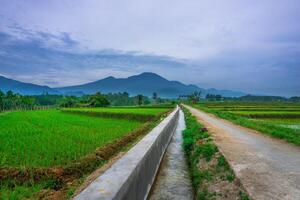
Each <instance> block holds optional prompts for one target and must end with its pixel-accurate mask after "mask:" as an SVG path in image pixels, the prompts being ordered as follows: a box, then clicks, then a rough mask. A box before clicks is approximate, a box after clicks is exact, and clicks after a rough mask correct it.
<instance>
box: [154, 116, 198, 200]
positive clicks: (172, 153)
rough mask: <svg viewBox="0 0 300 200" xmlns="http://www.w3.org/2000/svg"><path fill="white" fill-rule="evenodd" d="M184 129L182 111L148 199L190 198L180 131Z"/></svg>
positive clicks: (190, 199)
mask: <svg viewBox="0 0 300 200" xmlns="http://www.w3.org/2000/svg"><path fill="white" fill-rule="evenodd" d="M184 129H185V121H184V115H183V112H182V111H180V113H179V120H178V125H177V128H176V131H175V133H174V136H173V138H172V140H171V142H170V144H169V147H168V149H167V151H166V153H165V156H164V158H163V160H162V164H161V167H160V170H159V172H158V176H157V179H156V181H155V183H154V187H153V190H152V192H151V194H150V197H149V198H148V199H150V200H169V199H170V200H192V199H193V189H192V185H191V181H190V177H189V174H188V168H187V164H186V160H185V156H184V152H183V150H182V131H183V130H184Z"/></svg>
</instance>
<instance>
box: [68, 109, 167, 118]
mask: <svg viewBox="0 0 300 200" xmlns="http://www.w3.org/2000/svg"><path fill="white" fill-rule="evenodd" d="M63 110H64V111H80V112H97V113H117V114H134V115H151V116H156V115H157V114H160V113H162V112H166V111H168V110H169V108H143V107H141V108H140V107H111V108H69V109H63Z"/></svg>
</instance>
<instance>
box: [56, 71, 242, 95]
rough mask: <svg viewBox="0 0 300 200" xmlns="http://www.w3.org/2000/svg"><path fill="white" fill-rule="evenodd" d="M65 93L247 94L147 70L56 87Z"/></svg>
mask: <svg viewBox="0 0 300 200" xmlns="http://www.w3.org/2000/svg"><path fill="white" fill-rule="evenodd" d="M55 89H56V90H58V91H60V92H61V93H63V94H66V93H72V92H83V93H85V94H93V93H96V92H98V91H100V92H102V93H109V92H111V93H115V92H128V93H129V94H130V95H137V94H143V95H146V96H151V95H152V94H153V92H156V93H157V94H158V96H160V97H167V98H176V97H178V96H179V95H188V94H191V93H192V92H195V91H201V92H202V95H206V94H207V93H210V94H221V95H222V96H226V97H239V96H243V95H245V94H244V93H242V92H236V91H230V90H216V89H203V88H199V87H198V86H196V85H185V84H183V83H180V82H178V81H169V80H167V79H165V78H163V77H161V76H159V75H157V74H155V73H150V72H145V73H142V74H139V75H135V76H130V77H128V78H114V77H112V76H110V77H107V78H104V79H101V80H98V81H95V82H91V83H86V84H83V85H76V86H69V87H61V88H55Z"/></svg>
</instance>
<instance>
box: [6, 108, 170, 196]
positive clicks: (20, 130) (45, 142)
mask: <svg viewBox="0 0 300 200" xmlns="http://www.w3.org/2000/svg"><path fill="white" fill-rule="evenodd" d="M78 110H81V109H78ZM169 110H170V108H169V107H162V108H150V107H149V108H129V107H128V108H104V109H100V108H96V109H92V108H89V109H86V110H85V111H84V112H98V113H100V112H105V113H109V112H110V113H115V114H116V115H118V114H119V113H122V117H123V118H121V117H120V116H117V117H116V118H115V115H106V118H104V117H103V116H100V117H94V116H93V117H92V116H89V115H88V114H86V113H83V114H80V115H78V114H74V113H73V112H66V111H64V110H63V111H62V110H54V109H52V110H43V111H27V112H7V113H1V114H0V177H2V178H1V180H0V188H1V189H0V199H24V198H25V199H35V198H39V197H38V196H39V193H40V192H41V191H46V192H50V193H51V192H57V191H61V192H62V193H64V194H63V195H64V196H65V198H70V197H71V196H72V194H73V193H74V191H75V189H76V187H78V185H80V183H82V180H84V177H87V176H88V175H89V174H90V173H91V172H93V171H94V170H95V169H96V168H98V167H100V166H101V165H103V164H104V163H106V162H107V161H108V160H109V159H110V158H111V157H112V156H114V155H115V154H116V153H118V152H119V151H122V150H126V149H128V148H129V146H131V145H133V144H134V142H136V141H137V140H138V138H141V137H142V135H143V134H145V133H146V132H147V131H149V130H150V129H151V128H152V127H153V126H154V125H155V124H156V123H158V122H159V121H160V117H161V116H162V114H164V113H166V112H167V111H169ZM128 115H129V116H135V118H134V120H132V119H133V118H128V117H127V116H128ZM96 116H97V115H96ZM143 116H152V117H151V120H150V121H149V120H147V121H145V120H140V118H143ZM57 170H58V171H57ZM70 183H71V184H70Z"/></svg>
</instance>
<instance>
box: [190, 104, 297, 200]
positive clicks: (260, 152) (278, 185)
mask: <svg viewBox="0 0 300 200" xmlns="http://www.w3.org/2000/svg"><path fill="white" fill-rule="evenodd" d="M186 107H187V108H188V109H189V110H190V112H191V113H192V114H193V115H194V116H196V117H197V119H198V120H199V121H200V122H201V123H202V124H203V125H205V126H206V128H208V130H209V131H210V132H211V133H212V135H213V138H214V140H215V143H216V145H217V146H218V147H219V150H220V151H221V152H222V153H223V155H224V156H225V157H226V159H227V160H228V162H229V164H230V165H231V166H232V169H233V170H234V172H235V173H236V175H237V177H238V178H239V179H240V181H241V183H242V184H243V186H244V187H245V189H246V191H247V192H248V194H249V196H250V198H251V199H263V200H268V199H276V200H277V199H278V200H284V199H289V200H298V199H300V148H299V147H297V146H295V145H292V144H289V143H286V142H284V141H281V140H278V139H275V138H271V137H269V136H266V135H263V134H262V133H258V132H256V131H254V130H252V129H248V128H244V127H241V126H238V125H234V124H232V123H231V122H228V121H226V120H223V119H219V118H217V117H215V116H214V115H211V114H207V113H205V112H203V111H199V110H197V109H195V108H192V107H190V106H186Z"/></svg>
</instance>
